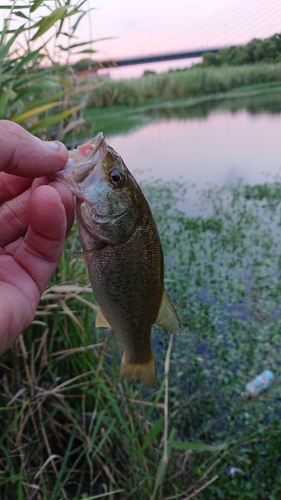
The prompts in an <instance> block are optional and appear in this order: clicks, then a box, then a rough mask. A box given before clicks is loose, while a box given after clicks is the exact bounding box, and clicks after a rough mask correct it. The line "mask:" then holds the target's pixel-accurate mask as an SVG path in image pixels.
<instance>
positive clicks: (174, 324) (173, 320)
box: [155, 290, 181, 335]
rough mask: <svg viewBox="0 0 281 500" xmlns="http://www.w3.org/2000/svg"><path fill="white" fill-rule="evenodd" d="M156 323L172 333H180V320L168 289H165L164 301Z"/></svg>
mask: <svg viewBox="0 0 281 500" xmlns="http://www.w3.org/2000/svg"><path fill="white" fill-rule="evenodd" d="M155 323H156V325H158V326H161V328H164V330H167V331H168V332H170V333H173V334H175V335H177V334H178V333H180V329H181V325H180V320H179V317H178V315H177V313H176V310H175V308H174V306H173V305H172V303H171V301H170V297H169V295H168V294H167V292H166V290H164V291H163V295H162V301H161V305H160V309H159V312H158V316H157V318H156V320H155Z"/></svg>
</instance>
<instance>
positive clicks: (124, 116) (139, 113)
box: [66, 83, 281, 140]
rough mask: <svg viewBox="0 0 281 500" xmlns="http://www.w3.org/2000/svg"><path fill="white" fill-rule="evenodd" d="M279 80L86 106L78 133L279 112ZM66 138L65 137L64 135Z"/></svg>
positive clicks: (88, 134) (87, 134)
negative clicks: (190, 94)
mask: <svg viewBox="0 0 281 500" xmlns="http://www.w3.org/2000/svg"><path fill="white" fill-rule="evenodd" d="M280 97H281V86H280V83H276V84H275V83H271V84H267V85H258V84H257V85H251V86H248V87H242V88H240V89H237V90H233V91H231V92H225V93H220V94H210V95H207V96H202V97H194V98H189V99H173V100H169V101H163V100H162V99H155V100H150V101H149V102H146V103H144V104H140V105H138V106H131V107H128V106H112V107H110V108H94V107H89V108H87V109H85V112H84V117H85V120H86V121H87V123H88V127H87V130H85V131H84V133H83V134H80V135H79V140H83V139H84V140H86V139H87V138H88V137H93V136H94V135H95V134H97V132H99V131H101V130H102V131H103V132H104V134H105V135H106V136H107V137H109V136H110V135H116V134H124V133H127V132H129V131H130V130H132V129H134V128H137V127H140V126H142V125H145V124H147V123H150V122H152V121H157V120H163V119H164V120H169V119H171V118H177V119H180V120H186V119H189V120H190V119H193V118H195V119H198V118H206V117H207V116H208V115H209V114H210V113H212V112H214V111H219V110H227V111H230V112H232V113H236V112H237V111H239V110H242V109H246V110H247V111H248V113H250V114H257V113H262V112H266V113H272V114H275V113H280V112H281V98H280ZM66 140H67V138H66Z"/></svg>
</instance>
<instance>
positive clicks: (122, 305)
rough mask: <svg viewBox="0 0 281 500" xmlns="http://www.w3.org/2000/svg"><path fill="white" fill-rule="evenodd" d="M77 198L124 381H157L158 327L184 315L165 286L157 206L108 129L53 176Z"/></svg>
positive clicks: (176, 327) (100, 318) (175, 325)
mask: <svg viewBox="0 0 281 500" xmlns="http://www.w3.org/2000/svg"><path fill="white" fill-rule="evenodd" d="M52 177H53V178H54V179H56V180H58V181H61V182H63V183H65V184H66V185H67V186H68V187H69V188H70V190H71V191H72V193H73V195H74V197H75V214H76V220H77V226H78V232H79V237H80V241H81V245H82V248H83V252H81V254H83V255H84V258H85V259H86V267H87V270H88V274H89V278H90V282H91V286H92V289H93V293H94V296H95V299H96V301H97V303H98V310H97V315H96V327H106V328H110V329H112V330H113V331H114V332H115V333H116V334H117V336H118V338H119V340H120V343H121V347H122V351H123V356H122V361H121V365H120V372H119V377H120V379H128V380H134V381H136V382H139V383H141V384H142V385H144V386H146V387H154V386H155V385H156V382H157V376H156V363H155V357H154V354H153V352H152V349H151V328H152V325H153V324H157V325H159V326H160V327H162V328H164V329H165V330H167V331H168V332H170V333H172V334H177V333H179V331H180V320H179V317H178V315H177V313H176V310H175V309H174V307H173V305H172V303H171V301H170V298H169V296H168V293H167V292H166V290H165V287H164V260H163V251H162V246H161V241H160V237H159V234H158V230H157V226H156V223H155V221H154V218H153V215H152V212H151V209H150V206H149V204H148V201H147V200H146V197H145V195H144V194H143V192H142V190H141V188H140V186H139V185H138V183H137V181H136V180H135V178H134V177H133V175H132V174H131V172H130V171H129V169H128V168H127V167H126V165H125V163H124V161H123V159H122V158H121V156H120V155H119V154H118V153H117V152H116V151H115V150H114V149H113V148H112V147H111V146H110V145H109V144H108V143H107V141H106V140H105V138H104V135H103V133H102V132H100V133H99V134H97V135H96V136H95V137H94V138H93V139H91V140H90V141H88V142H86V143H84V144H82V145H80V146H78V147H77V149H73V150H71V151H69V160H68V162H67V164H66V166H65V167H64V169H63V170H61V171H59V172H57V173H56V174H54V175H53V176H52Z"/></svg>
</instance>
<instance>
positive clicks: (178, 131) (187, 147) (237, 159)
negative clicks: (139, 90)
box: [110, 94, 281, 215]
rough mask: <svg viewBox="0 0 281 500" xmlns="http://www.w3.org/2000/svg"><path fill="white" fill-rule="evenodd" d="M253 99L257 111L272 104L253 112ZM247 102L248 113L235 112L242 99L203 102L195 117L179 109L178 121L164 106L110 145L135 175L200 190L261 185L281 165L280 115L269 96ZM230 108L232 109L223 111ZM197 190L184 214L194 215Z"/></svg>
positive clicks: (275, 98)
mask: <svg viewBox="0 0 281 500" xmlns="http://www.w3.org/2000/svg"><path fill="white" fill-rule="evenodd" d="M278 96H279V98H280V94H278ZM258 101H259V109H260V108H261V106H263V109H265V108H266V106H269V103H271V105H270V106H269V110H267V112H265V111H264V110H263V111H262V112H259V113H258V114H256V112H253V110H257V109H258V104H257V103H258ZM247 102H248V104H247V106H246V101H245V102H244V105H245V106H246V107H247V109H239V106H241V105H242V102H241V100H239V102H238V100H233V101H232V100H230V101H229V102H227V101H223V102H220V103H218V102H215V103H205V104H204V106H203V107H202V105H201V106H200V107H199V108H200V109H199V111H200V113H201V116H200V117H198V116H197V117H196V116H195V114H196V112H197V110H196V109H192V110H191V109H190V108H189V109H188V110H187V109H184V108H182V109H180V110H179V114H180V116H178V117H177V118H176V117H175V116H168V115H169V113H170V112H171V110H170V109H168V108H166V109H165V110H164V109H163V113H164V114H165V113H166V115H167V116H165V118H163V116H162V117H160V116H159V117H158V119H157V120H155V121H153V122H152V123H149V124H146V125H144V126H142V127H140V128H138V129H135V130H133V131H131V132H129V133H128V134H126V135H115V136H112V137H111V138H110V143H111V145H112V146H113V147H114V148H115V149H116V150H117V151H118V152H120V154H121V155H122V156H123V158H124V161H125V162H126V164H127V165H128V166H129V168H130V169H131V170H132V172H135V173H136V175H137V172H138V171H139V170H142V171H144V176H145V177H146V178H148V177H149V176H152V177H154V178H160V179H162V180H166V181H169V180H179V179H182V180H183V181H185V182H187V183H188V184H189V185H192V186H193V185H194V186H195V188H196V189H199V190H201V189H202V188H205V187H206V184H216V185H219V186H222V185H224V184H229V183H230V184H233V183H236V182H238V180H239V179H243V181H244V182H246V183H249V184H256V183H262V182H265V181H266V180H267V176H269V177H270V178H273V177H274V176H275V175H276V174H278V173H279V171H280V167H281V140H280V131H281V114H280V113H279V112H278V113H274V112H272V111H274V109H275V107H274V106H275V104H276V109H280V108H281V101H280V102H279V101H278V100H277V95H273V96H263V100H262V99H261V96H259V99H258V98H255V99H251V100H249V99H248V100H247ZM273 102H274V103H275V104H274V106H273V104H272V103H273ZM277 102H279V108H278V107H277ZM230 105H231V106H232V108H231V110H230V109H227V107H228V106H230ZM235 105H236V108H237V109H235V112H234V107H235ZM203 108H205V111H204V113H205V116H204V117H203V111H202V109H203ZM249 108H251V110H252V111H251V112H250V111H249ZM199 111H198V113H199ZM150 112H151V111H150ZM155 112H156V111H155ZM157 112H158V113H159V110H157ZM190 112H192V113H193V116H190V114H189V113H190ZM161 113H162V111H161ZM161 113H160V114H161ZM173 113H174V110H173ZM196 189H192V190H190V191H189V193H188V201H187V205H186V210H187V211H188V214H189V215H195V214H197V213H198V211H199V208H200V207H198V197H197V194H196Z"/></svg>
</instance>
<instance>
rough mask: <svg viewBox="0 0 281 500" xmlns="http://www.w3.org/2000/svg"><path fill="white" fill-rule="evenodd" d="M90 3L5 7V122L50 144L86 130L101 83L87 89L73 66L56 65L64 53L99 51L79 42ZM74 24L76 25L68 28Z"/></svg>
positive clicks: (0, 40) (1, 43)
mask: <svg viewBox="0 0 281 500" xmlns="http://www.w3.org/2000/svg"><path fill="white" fill-rule="evenodd" d="M85 2H86V0H80V1H73V2H71V1H70V0H63V1H61V0H51V1H48V0H47V1H44V0H30V1H27V2H24V1H23V2H22V3H21V6H20V11H19V10H18V8H19V7H18V6H17V3H18V2H16V1H15V2H13V3H12V5H11V6H8V5H3V6H2V5H1V7H0V8H1V9H4V10H5V14H6V13H7V16H6V17H5V19H4V22H3V27H2V30H1V32H0V88H1V96H0V119H1V118H2V119H3V118H5V119H10V120H13V121H15V122H17V123H19V124H21V125H23V126H24V127H25V128H26V129H27V130H29V131H30V132H32V133H36V134H37V135H39V136H41V137H44V138H47V139H50V138H51V137H56V138H57V139H63V137H64V136H65V134H66V133H68V134H69V132H70V131H75V130H77V129H78V128H79V127H80V128H81V127H82V126H84V125H85V121H84V119H83V109H84V107H85V105H86V103H87V96H88V92H89V91H90V90H92V89H93V88H95V87H96V84H95V85H93V84H89V83H88V84H86V85H85V84H84V85H82V84H81V82H80V81H78V80H77V78H76V77H75V75H74V74H73V71H71V69H70V68H69V66H68V64H65V65H64V66H60V65H59V64H57V63H56V62H55V60H57V56H58V52H63V53H65V54H68V55H69V54H70V53H71V52H72V51H73V50H75V51H79V50H80V51H83V52H93V50H92V49H88V48H87V46H88V45H89V42H83V43H77V41H76V30H77V27H78V26H79V22H80V21H81V19H82V18H83V16H84V15H85V14H86V12H87V11H86V10H85V9H84V10H83V5H84V4H85ZM42 9H43V10H42ZM68 21H72V22H73V24H72V26H71V27H67V28H66V26H65V25H66V23H67V22H68ZM15 26H16V28H15ZM50 41H52V42H53V43H52V45H47V42H50ZM59 42H61V43H64V46H62V45H61V44H60V45H59ZM50 46H51V47H52V49H53V50H52V53H51V52H50V48H48V47H50ZM81 46H82V48H81Z"/></svg>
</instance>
